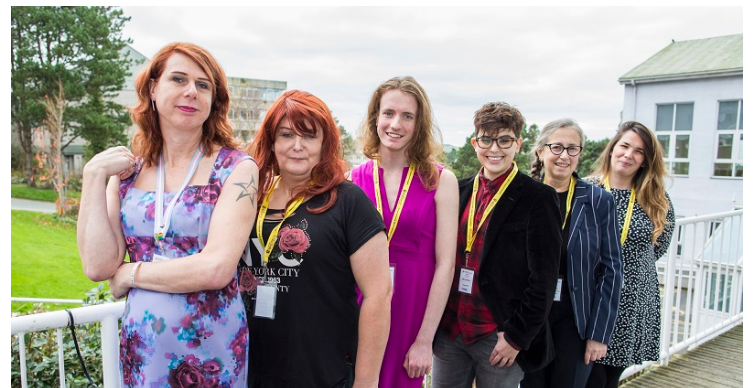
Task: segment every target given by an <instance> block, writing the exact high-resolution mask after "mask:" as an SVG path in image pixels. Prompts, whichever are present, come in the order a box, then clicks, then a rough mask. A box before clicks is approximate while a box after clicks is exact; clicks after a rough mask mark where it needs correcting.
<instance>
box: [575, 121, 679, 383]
mask: <svg viewBox="0 0 753 388" xmlns="http://www.w3.org/2000/svg"><path fill="white" fill-rule="evenodd" d="M666 175H667V170H666V167H665V165H664V160H663V155H662V147H661V144H659V141H658V140H657V139H656V136H654V134H653V133H652V132H651V131H650V130H649V129H648V128H646V127H645V126H644V125H642V124H641V123H638V122H635V121H628V122H625V123H623V124H622V125H621V126H620V129H619V131H618V132H617V135H615V137H614V138H613V139H612V140H611V141H610V142H609V144H608V145H607V147H606V148H605V149H604V152H602V154H601V156H600V157H599V160H598V164H597V166H596V168H595V171H594V177H591V178H589V179H587V180H590V181H591V182H592V183H594V184H598V185H600V186H601V187H603V188H605V189H607V190H608V191H611V193H612V195H613V196H614V200H615V202H616V204H617V223H618V226H619V227H620V232H621V235H620V241H621V242H622V257H623V262H624V263H623V270H624V282H623V288H622V294H621V297H620V307H619V310H618V313H617V324H616V328H615V332H614V334H613V335H612V342H611V343H610V344H609V347H608V349H607V355H606V356H605V357H604V358H602V359H601V360H599V361H597V362H596V364H595V365H594V367H593V369H592V371H591V376H590V378H589V381H588V384H587V385H586V387H587V388H597V387H598V388H608V387H611V388H616V387H617V384H618V383H619V380H620V375H621V374H622V372H623V371H624V370H625V368H627V367H629V366H631V365H635V364H640V363H642V362H643V361H648V360H658V359H659V335H660V325H661V318H660V308H661V307H660V305H661V302H660V297H659V280H658V277H657V274H656V261H657V260H658V259H659V258H660V257H662V255H664V253H666V252H667V248H669V243H670V240H671V238H672V231H673V230H674V227H675V214H674V209H673V207H672V202H671V201H670V199H669V196H668V195H667V193H666V191H665V189H664V177H665V176H666Z"/></svg>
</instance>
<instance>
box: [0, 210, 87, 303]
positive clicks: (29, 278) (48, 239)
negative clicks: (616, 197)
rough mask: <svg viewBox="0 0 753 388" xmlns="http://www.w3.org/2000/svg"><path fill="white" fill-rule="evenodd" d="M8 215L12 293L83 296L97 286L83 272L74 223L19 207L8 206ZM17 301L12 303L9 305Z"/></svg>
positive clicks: (30, 295) (26, 295)
mask: <svg viewBox="0 0 753 388" xmlns="http://www.w3.org/2000/svg"><path fill="white" fill-rule="evenodd" d="M10 218H11V286H10V294H11V296H13V297H27V298H56V299H83V298H84V297H85V295H84V294H85V293H86V291H89V290H90V289H92V288H94V287H96V286H97V283H94V282H92V281H90V280H89V279H87V278H86V276H84V272H83V269H82V267H81V259H80V258H79V255H78V247H77V246H76V225H75V224H74V223H72V222H65V221H61V220H59V219H58V218H56V217H55V216H53V215H49V214H43V213H36V212H27V211H20V210H11V212H10ZM20 305H21V304H20V303H12V304H11V309H12V310H13V311H17V310H18V309H22V308H21V307H20ZM66 307H67V306H66ZM58 308H59V307H53V309H58ZM14 309H15V310H14Z"/></svg>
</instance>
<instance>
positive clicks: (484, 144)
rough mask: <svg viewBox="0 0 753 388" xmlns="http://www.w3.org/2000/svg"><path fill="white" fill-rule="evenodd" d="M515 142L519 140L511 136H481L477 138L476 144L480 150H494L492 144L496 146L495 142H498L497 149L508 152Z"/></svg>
mask: <svg viewBox="0 0 753 388" xmlns="http://www.w3.org/2000/svg"><path fill="white" fill-rule="evenodd" d="M515 140H517V138H514V137H510V136H502V137H489V136H479V137H477V138H476V144H478V146H479V148H483V149H488V148H492V144H494V142H497V147H499V148H500V149H502V150H506V149H508V148H510V147H512V145H513V144H515Z"/></svg>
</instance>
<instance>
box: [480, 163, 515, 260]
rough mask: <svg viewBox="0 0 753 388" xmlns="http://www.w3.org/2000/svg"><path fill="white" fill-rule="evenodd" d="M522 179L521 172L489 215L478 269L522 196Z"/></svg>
mask: <svg viewBox="0 0 753 388" xmlns="http://www.w3.org/2000/svg"><path fill="white" fill-rule="evenodd" d="M523 179H525V178H524V175H523V174H522V173H521V172H518V174H517V175H516V176H515V178H513V180H512V182H510V186H508V187H507V190H506V191H505V193H504V194H502V197H501V198H500V199H499V202H497V205H496V206H495V207H494V210H492V213H491V214H490V215H489V226H488V227H487V228H486V235H485V236H484V248H483V249H482V251H481V259H480V261H479V268H482V266H483V264H484V258H486V256H487V255H488V253H489V249H490V247H492V246H494V245H495V244H493V243H492V242H493V241H494V240H496V238H497V235H499V231H500V229H501V228H502V225H503V224H504V223H505V220H507V217H508V216H509V215H510V213H511V212H512V210H513V209H514V208H515V205H516V204H517V203H518V200H519V199H520V196H521V195H522V192H523V190H522V189H523V185H524V181H523Z"/></svg>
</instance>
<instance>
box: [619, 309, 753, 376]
mask: <svg viewBox="0 0 753 388" xmlns="http://www.w3.org/2000/svg"><path fill="white" fill-rule="evenodd" d="M742 386H743V325H742V324H741V325H739V326H737V327H735V328H733V329H732V330H730V331H728V332H726V333H724V334H723V335H721V336H719V337H716V338H714V339H712V340H710V341H708V342H706V343H704V344H703V345H701V346H699V347H697V348H695V349H693V350H691V351H689V352H687V353H684V354H682V355H678V356H674V357H672V360H671V361H670V362H669V365H668V366H664V367H658V366H652V367H651V368H649V371H648V372H646V373H644V374H642V375H640V376H638V377H636V378H634V379H632V380H630V381H626V382H624V383H623V384H621V385H620V388H643V387H652V388H656V387H662V388H664V387H666V388H691V387H692V388H695V387H698V388H704V387H715V388H716V387H719V388H724V387H742Z"/></svg>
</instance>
